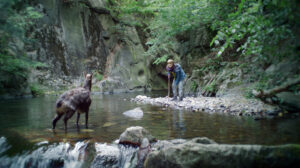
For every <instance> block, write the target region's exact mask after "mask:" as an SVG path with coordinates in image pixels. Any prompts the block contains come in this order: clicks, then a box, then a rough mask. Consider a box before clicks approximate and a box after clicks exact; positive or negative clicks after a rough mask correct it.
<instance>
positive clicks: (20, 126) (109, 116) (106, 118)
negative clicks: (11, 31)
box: [0, 93, 300, 144]
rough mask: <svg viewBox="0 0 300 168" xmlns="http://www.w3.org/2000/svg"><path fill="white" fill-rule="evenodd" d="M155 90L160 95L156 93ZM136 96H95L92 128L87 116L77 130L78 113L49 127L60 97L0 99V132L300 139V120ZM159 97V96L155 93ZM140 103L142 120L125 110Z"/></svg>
mask: <svg viewBox="0 0 300 168" xmlns="http://www.w3.org/2000/svg"><path fill="white" fill-rule="evenodd" d="M155 94H156V93H155ZM135 96H136V94H117V95H93V96H92V100H93V102H92V105H91V109H90V114H89V129H84V117H83V118H81V120H80V122H79V124H80V127H81V129H80V130H78V129H77V128H76V124H75V120H76V117H73V118H71V119H70V120H69V121H68V132H65V131H64V126H63V121H62V120H60V121H58V123H57V129H56V132H53V131H52V130H51V120H52V118H53V117H54V106H55V101H56V99H57V97H55V96H53V97H51V96H49V97H41V98H34V99H24V100H10V101H5V102H0V117H1V119H2V120H1V122H0V136H5V137H7V138H10V137H12V138H11V139H13V138H14V137H16V136H18V137H22V138H24V139H26V140H27V141H29V142H32V143H36V142H40V141H44V140H47V141H50V142H62V141H71V142H77V141H80V140H90V141H91V142H112V141H114V140H115V139H117V138H118V137H119V136H120V134H121V133H122V132H123V131H124V130H125V129H126V128H127V127H130V126H137V125H139V126H142V127H144V128H146V129H147V130H149V131H150V132H151V133H152V134H153V135H154V136H155V137H156V138H157V139H173V138H193V137H197V136H205V137H208V138H211V139H213V140H215V141H216V142H219V143H240V144H284V143H299V142H300V135H299V132H300V122H299V121H300V119H299V118H296V119H286V120H284V119H276V120H261V121H254V120H253V119H252V118H247V117H238V116H227V115H223V114H207V113H202V112H197V113H194V112H191V111H186V110H172V109H168V108H164V107H157V106H152V105H144V104H136V103H134V102H131V101H130V98H131V97H135ZM156 96H157V94H156ZM136 107H141V109H142V110H143V112H144V116H143V118H141V119H140V120H136V119H132V118H129V117H126V116H124V115H123V114H122V113H123V112H125V111H127V110H130V109H134V108H136Z"/></svg>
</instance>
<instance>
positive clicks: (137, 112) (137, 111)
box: [123, 107, 144, 119]
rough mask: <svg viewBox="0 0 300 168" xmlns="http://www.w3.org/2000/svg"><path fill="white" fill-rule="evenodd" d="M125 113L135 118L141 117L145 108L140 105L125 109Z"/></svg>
mask: <svg viewBox="0 0 300 168" xmlns="http://www.w3.org/2000/svg"><path fill="white" fill-rule="evenodd" d="M123 114H124V115H125V116H127V117H131V118H135V119H141V118H143V116H144V113H143V110H142V109H141V108H140V107H137V108H135V109H132V110H128V111H125V112H124V113H123Z"/></svg>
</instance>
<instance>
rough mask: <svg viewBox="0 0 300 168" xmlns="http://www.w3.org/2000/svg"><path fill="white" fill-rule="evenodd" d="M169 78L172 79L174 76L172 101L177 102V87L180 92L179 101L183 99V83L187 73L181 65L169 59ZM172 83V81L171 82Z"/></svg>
mask: <svg viewBox="0 0 300 168" xmlns="http://www.w3.org/2000/svg"><path fill="white" fill-rule="evenodd" d="M166 69H167V71H168V78H169V79H170V78H171V76H173V78H174V79H173V83H172V90H173V98H172V101H175V100H177V86H178V92H179V100H180V101H181V100H182V99H183V81H184V78H185V73H184V71H183V69H182V68H181V66H180V65H179V64H175V63H174V61H173V60H172V59H169V60H168V62H167V67H166ZM169 81H170V80H169Z"/></svg>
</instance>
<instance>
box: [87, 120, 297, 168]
mask: <svg viewBox="0 0 300 168" xmlns="http://www.w3.org/2000/svg"><path fill="white" fill-rule="evenodd" d="M116 142H117V143H119V145H117V144H111V145H109V144H104V145H101V144H96V145H95V146H96V151H97V156H96V157H95V159H94V161H93V163H92V167H101V166H102V167H103V166H104V167H105V166H108V165H109V167H146V168H152V167H153V168H156V167H165V168H168V167H172V168H174V167H178V168H184V167H296V165H299V163H300V148H299V145H294V144H289V145H277V146H264V145H229V144H218V143H216V142H215V141H213V140H211V139H209V138H206V137H196V138H193V139H188V140H186V139H173V140H158V141H157V140H156V139H155V138H154V137H153V136H152V135H151V134H150V133H149V132H148V131H147V130H146V129H144V128H143V127H139V126H135V127H129V128H127V129H126V130H125V132H123V133H122V134H121V136H120V139H119V140H117V141H116ZM125 142H126V143H125ZM124 145H125V146H124ZM126 145H127V146H126ZM124 151H126V152H124Z"/></svg>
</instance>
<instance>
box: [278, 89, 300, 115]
mask: <svg viewBox="0 0 300 168" xmlns="http://www.w3.org/2000/svg"><path fill="white" fill-rule="evenodd" d="M276 96H277V97H278V98H279V100H280V102H281V103H280V106H282V107H283V108H285V109H287V110H289V111H295V112H299V111H300V95H295V94H293V93H292V92H281V93H278V94H277V95H276Z"/></svg>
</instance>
